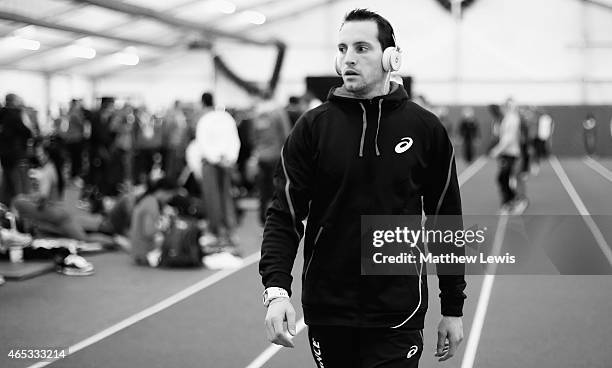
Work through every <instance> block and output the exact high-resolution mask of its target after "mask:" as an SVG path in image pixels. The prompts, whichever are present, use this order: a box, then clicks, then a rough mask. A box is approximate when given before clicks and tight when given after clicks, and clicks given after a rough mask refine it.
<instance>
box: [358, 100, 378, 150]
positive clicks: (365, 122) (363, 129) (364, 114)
mask: <svg viewBox="0 0 612 368" xmlns="http://www.w3.org/2000/svg"><path fill="white" fill-rule="evenodd" d="M382 102H383V100H382V99H380V100H379V101H378V120H377V121H376V137H375V138H374V148H375V149H376V156H380V150H379V149H378V131H379V130H380V116H381V115H382ZM359 106H361V110H363V128H362V129H361V142H360V143H359V157H363V144H364V142H365V134H366V129H367V128H368V117H367V114H366V109H365V106H363V103H361V102H360V103H359Z"/></svg>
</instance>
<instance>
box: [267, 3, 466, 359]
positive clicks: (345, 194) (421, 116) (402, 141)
mask: <svg viewBox="0 0 612 368" xmlns="http://www.w3.org/2000/svg"><path fill="white" fill-rule="evenodd" d="M400 57H401V55H400V52H399V48H398V47H397V46H396V45H395V39H394V36H393V29H392V27H391V25H390V24H389V22H388V21H387V20H385V19H384V18H382V17H381V16H380V15H378V14H376V13H373V12H370V11H368V10H364V9H356V10H353V11H351V12H350V13H348V14H347V15H346V17H345V19H344V22H343V24H342V27H341V29H340V33H339V43H338V54H337V59H336V70H337V72H338V73H339V74H340V75H341V76H342V78H343V81H344V85H343V86H342V87H340V88H336V89H333V90H332V91H331V92H330V94H329V97H328V101H327V102H326V103H324V104H322V105H320V106H319V107H317V108H314V109H312V110H310V111H308V112H306V113H305V114H304V115H303V116H302V117H301V118H300V119H299V121H298V122H297V124H296V126H295V128H294V129H293V131H292V133H291V135H290V136H289V137H288V138H287V141H286V142H285V145H284V146H283V149H282V152H281V160H280V163H279V165H278V167H277V174H276V175H277V176H276V180H275V183H276V194H275V199H274V201H273V203H272V205H271V207H270V209H269V210H268V213H267V217H266V224H265V229H264V236H263V243H262V250H261V254H262V255H261V261H260V264H259V271H260V274H261V275H262V279H263V284H264V286H265V288H266V289H265V291H264V305H265V306H266V307H267V308H268V311H267V315H266V330H267V335H268V339H269V340H270V341H271V342H273V343H275V344H279V345H283V346H287V347H292V346H293V343H292V341H291V339H290V337H289V336H287V334H286V332H287V330H288V331H289V333H290V334H291V335H295V334H296V326H295V310H294V308H293V306H292V305H291V303H290V296H291V282H292V276H291V269H292V267H293V262H294V260H295V256H296V253H297V249H298V245H299V243H300V240H301V238H302V236H303V235H305V239H304V259H305V262H304V263H305V265H304V270H303V274H302V283H303V288H302V304H303V310H304V319H305V322H306V324H307V325H308V335H309V342H310V345H311V351H312V354H313V357H314V359H315V362H316V364H317V366H318V367H319V368H321V367H327V368H330V367H331V368H334V367H342V368H344V367H374V366H376V367H417V366H418V360H419V358H420V356H421V353H422V350H423V337H422V336H423V334H422V329H423V323H424V318H425V312H426V310H427V276H426V275H425V274H423V273H419V274H418V275H395V276H369V275H368V276H365V275H361V271H360V266H361V264H360V261H361V258H360V257H361V254H360V253H361V249H360V241H361V232H360V231H361V229H360V225H361V222H360V221H361V215H415V216H420V215H421V213H422V211H424V212H425V214H426V215H427V218H428V223H430V222H431V221H432V220H433V221H434V222H435V221H436V219H438V218H439V216H442V215H453V216H450V217H451V218H452V219H454V220H453V221H451V223H450V224H448V223H445V226H450V227H451V228H452V229H461V228H462V226H463V225H462V221H461V216H460V215H461V199H460V195H459V185H458V182H457V175H456V169H455V162H454V152H453V148H452V145H451V143H450V140H449V138H448V135H447V133H446V131H445V130H444V127H443V126H442V124H441V123H440V121H439V120H438V119H437V118H436V117H435V116H434V115H433V114H431V113H429V112H428V111H426V110H424V109H422V108H420V107H419V106H418V105H416V104H414V103H412V102H410V101H408V95H407V93H406V91H405V90H404V89H403V87H402V86H400V85H397V84H395V83H390V82H389V80H390V73H391V71H396V70H398V69H399V63H400ZM306 217H308V224H307V226H306V229H304V226H303V224H302V220H304V219H305V218H306ZM440 218H441V217H440ZM447 222H448V221H447ZM304 230H305V233H304ZM436 245H437V244H434V245H432V244H429V248H430V251H431V252H434V249H432V248H436V247H435V246H436ZM439 266H441V267H438V268H437V271H438V274H439V285H440V289H441V294H440V298H441V310H442V315H443V316H442V320H441V322H440V324H439V326H438V342H437V352H436V356H438V357H440V360H446V359H448V358H450V357H452V356H453V354H454V353H455V351H456V349H457V346H458V344H459V343H460V342H461V340H462V339H463V327H462V319H461V316H462V309H463V302H464V299H465V294H464V293H463V290H464V289H465V286H466V284H465V280H464V275H463V273H464V267H463V265H461V267H460V269H459V270H457V268H456V267H455V268H454V269H453V270H452V271H449V270H448V269H445V266H442V265H439Z"/></svg>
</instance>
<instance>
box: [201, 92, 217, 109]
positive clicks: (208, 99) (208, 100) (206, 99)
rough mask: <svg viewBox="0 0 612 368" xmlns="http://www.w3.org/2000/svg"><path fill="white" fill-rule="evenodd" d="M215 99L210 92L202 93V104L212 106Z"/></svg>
mask: <svg viewBox="0 0 612 368" xmlns="http://www.w3.org/2000/svg"><path fill="white" fill-rule="evenodd" d="M214 100H215V99H214V98H213V95H212V93H210V92H204V93H203V94H202V104H203V105H204V106H206V107H213V106H214V105H215V101H214Z"/></svg>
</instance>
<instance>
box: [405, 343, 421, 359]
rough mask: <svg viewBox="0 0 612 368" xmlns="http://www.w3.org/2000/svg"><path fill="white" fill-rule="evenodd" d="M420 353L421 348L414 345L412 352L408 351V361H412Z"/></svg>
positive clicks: (411, 348)
mask: <svg viewBox="0 0 612 368" xmlns="http://www.w3.org/2000/svg"><path fill="white" fill-rule="evenodd" d="M418 351H419V347H418V346H416V345H412V346H411V347H410V350H408V354H406V359H410V358H412V357H413V356H414V354H416V353H417V352H418Z"/></svg>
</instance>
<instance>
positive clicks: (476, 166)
mask: <svg viewBox="0 0 612 368" xmlns="http://www.w3.org/2000/svg"><path fill="white" fill-rule="evenodd" d="M487 161H488V160H487V157H486V156H480V157H479V158H478V159H477V160H476V161H474V162H472V163H471V164H470V166H468V167H466V168H465V169H464V170H463V171H462V172H461V174H459V177H458V178H457V180H458V181H459V186H462V185H463V184H465V182H466V181H468V180H470V179H471V178H472V176H474V175H475V174H476V173H477V172H478V171H480V169H482V168H483V166H484V165H485V164H486V163H487Z"/></svg>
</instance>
